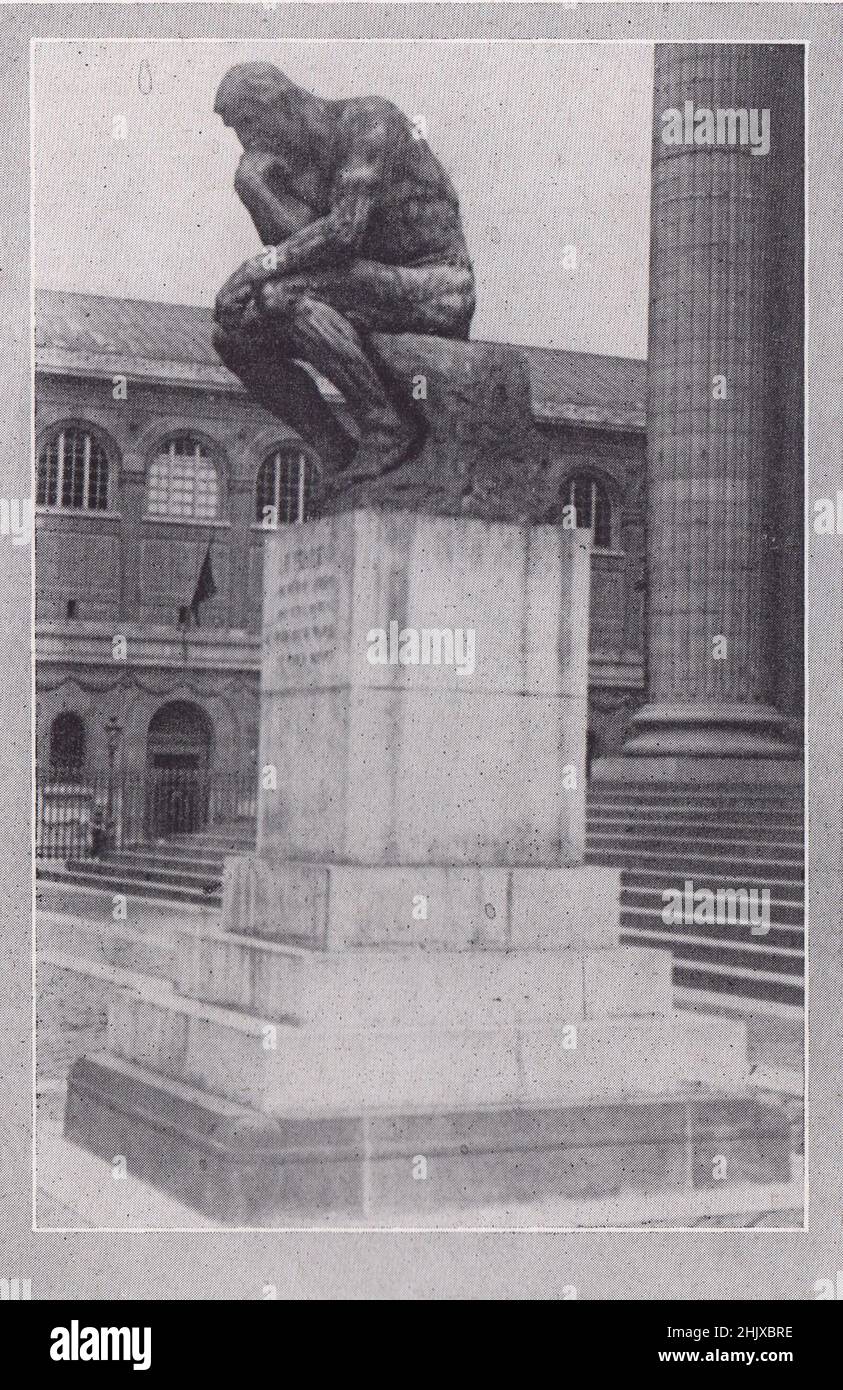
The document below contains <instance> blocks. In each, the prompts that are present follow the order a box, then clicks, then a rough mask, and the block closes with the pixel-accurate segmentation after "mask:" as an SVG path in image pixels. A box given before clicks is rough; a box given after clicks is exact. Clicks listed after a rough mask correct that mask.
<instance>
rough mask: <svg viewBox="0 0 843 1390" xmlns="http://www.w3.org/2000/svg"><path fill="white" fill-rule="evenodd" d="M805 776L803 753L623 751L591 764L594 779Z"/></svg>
mask: <svg viewBox="0 0 843 1390" xmlns="http://www.w3.org/2000/svg"><path fill="white" fill-rule="evenodd" d="M804 777H805V768H804V764H803V762H802V759H801V758H800V757H792V758H760V757H759V758H755V757H753V758H750V757H743V758H737V757H729V758H714V757H698V756H696V757H692V756H690V755H689V756H687V757H661V756H655V755H651V756H645V755H643V754H641V755H639V756H632V755H629V754H626V753H622V754H620V755H619V756H617V757H608V758H598V759H596V761H595V762H594V764H593V765H592V768H591V780H592V782H629V783H637V782H654V783H664V784H669V785H672V786H677V787H682V786H689V785H694V784H697V785H699V786H701V787H703V786H736V787H751V786H759V787H769V786H777V785H778V786H785V787H799V786H801V785H802V783H803V781H804Z"/></svg>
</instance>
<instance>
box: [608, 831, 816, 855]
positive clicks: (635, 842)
mask: <svg viewBox="0 0 843 1390" xmlns="http://www.w3.org/2000/svg"><path fill="white" fill-rule="evenodd" d="M587 844H588V849H589V853H593V854H596V853H598V852H599V851H600V850H609V851H610V852H611V851H614V850H630V851H632V850H639V849H640V850H645V851H649V852H656V851H661V850H663V851H664V852H665V853H669V854H673V855H679V854H686V853H688V852H693V851H695V850H699V851H700V853H703V854H705V855H707V856H709V857H712V858H714V857H716V856H718V855H728V856H730V857H732V858H735V859H741V860H752V859H758V858H763V857H765V856H766V855H768V854H769V853H770V852H771V851H772V849H773V848H775V849H776V851H777V852H780V853H781V855H782V857H783V858H784V860H785V861H789V862H792V863H793V864H799V863H800V862H801V859H802V852H803V845H802V841H801V840H789V839H787V840H786V839H782V838H780V837H779V836H773V835H769V836H764V838H763V839H753V840H742V839H739V838H738V837H737V836H728V835H725V836H716V837H715V836H711V837H710V838H707V837H700V836H699V835H686V834H684V833H681V832H680V828H679V827H678V826H677V827H674V830H673V832H672V833H668V834H666V835H659V834H656V833H655V832H653V831H651V830H650V828H649V826H648V827H647V829H646V831H644V830H641V829H635V830H606V831H592V832H591V833H590V834H589V836H588V841H587Z"/></svg>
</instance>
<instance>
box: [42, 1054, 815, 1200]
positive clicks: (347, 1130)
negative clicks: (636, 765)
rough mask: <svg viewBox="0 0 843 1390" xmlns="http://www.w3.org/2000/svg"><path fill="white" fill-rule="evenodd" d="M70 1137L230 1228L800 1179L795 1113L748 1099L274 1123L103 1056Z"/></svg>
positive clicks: (85, 1072)
mask: <svg viewBox="0 0 843 1390" xmlns="http://www.w3.org/2000/svg"><path fill="white" fill-rule="evenodd" d="M65 1134H66V1137H67V1138H68V1139H70V1140H72V1141H73V1142H75V1143H77V1144H80V1145H82V1147H84V1148H86V1149H88V1150H89V1151H90V1152H93V1153H95V1154H97V1155H98V1156H99V1157H101V1158H103V1159H105V1160H106V1161H108V1162H110V1161H111V1160H112V1159H113V1158H114V1157H115V1156H116V1155H122V1156H123V1157H124V1158H125V1159H126V1163H127V1167H128V1170H129V1172H130V1173H132V1174H133V1175H134V1176H136V1177H138V1178H141V1179H142V1180H143V1181H146V1182H148V1183H150V1184H152V1185H153V1186H155V1187H157V1188H158V1189H160V1190H162V1191H164V1192H167V1193H169V1194H171V1195H172V1196H175V1197H177V1198H178V1199H179V1200H181V1201H183V1202H186V1203H188V1204H189V1205H190V1206H192V1207H194V1208H195V1209H197V1210H199V1211H201V1212H203V1213H205V1214H206V1215H207V1216H209V1217H211V1218H212V1219H214V1220H216V1221H219V1222H220V1223H222V1224H232V1225H258V1226H273V1225H283V1224H285V1223H289V1222H290V1220H291V1219H302V1218H305V1219H307V1218H311V1219H313V1220H320V1219H321V1220H324V1219H325V1218H326V1217H330V1216H331V1215H332V1214H333V1213H336V1214H340V1215H341V1214H346V1213H347V1214H349V1215H353V1214H354V1213H361V1214H368V1213H370V1212H378V1211H382V1212H384V1213H385V1214H388V1213H390V1212H401V1211H428V1212H430V1211H436V1210H438V1209H444V1208H448V1207H454V1206H458V1207H459V1206H462V1207H469V1208H470V1207H478V1206H482V1205H483V1204H485V1203H489V1202H495V1201H505V1202H509V1201H516V1202H517V1201H531V1200H534V1199H536V1198H538V1197H542V1196H548V1195H550V1196H554V1197H570V1198H584V1197H585V1198H590V1197H603V1196H607V1195H611V1194H616V1193H620V1192H624V1191H627V1190H630V1191H633V1190H634V1191H637V1192H663V1191H673V1192H675V1191H677V1190H680V1191H686V1192H688V1193H689V1194H693V1193H694V1192H695V1191H699V1190H700V1189H713V1188H717V1187H721V1188H722V1187H724V1186H726V1185H728V1184H729V1183H734V1182H739V1181H754V1182H769V1183H775V1182H785V1181H788V1180H789V1178H790V1147H789V1123H788V1119H787V1116H786V1114H785V1112H784V1111H783V1110H782V1109H780V1108H779V1107H778V1106H774V1105H770V1104H760V1103H759V1102H758V1101H757V1100H755V1099H754V1098H751V1097H748V1096H734V1095H729V1096H718V1095H709V1096H700V1095H691V1094H686V1095H680V1096H677V1095H673V1096H667V1097H656V1096H653V1097H648V1098H645V1099H632V1098H623V1099H617V1100H615V1101H612V1102H607V1103H599V1104H596V1103H585V1104H584V1103H575V1104H559V1103H555V1104H549V1105H542V1104H535V1103H534V1104H532V1105H527V1106H518V1107H513V1106H502V1107H477V1108H471V1109H459V1108H458V1109H448V1108H412V1109H411V1108H403V1109H400V1110H397V1111H394V1112H389V1111H384V1110H378V1111H371V1112H363V1113H353V1112H352V1113H346V1114H331V1115H317V1114H311V1115H306V1114H299V1115H296V1114H290V1115H288V1116H285V1117H284V1118H283V1119H277V1120H274V1119H271V1118H270V1117H268V1116H265V1115H258V1114H256V1113H255V1112H254V1111H252V1110H249V1109H245V1108H244V1107H241V1106H238V1105H235V1104H231V1103H230V1102H227V1101H224V1100H221V1099H219V1098H217V1097H215V1096H212V1095H209V1094H208V1093H206V1092H204V1091H200V1090H197V1089H196V1088H194V1087H192V1086H186V1085H183V1084H180V1083H178V1082H175V1081H171V1080H168V1079H167V1078H165V1077H162V1076H160V1075H156V1074H155V1073H154V1072H152V1071H150V1070H147V1069H145V1068H142V1067H137V1066H135V1065H133V1064H132V1063H129V1062H124V1061H121V1060H120V1059H118V1058H114V1057H111V1056H109V1055H107V1054H98V1055H95V1056H92V1057H83V1058H80V1060H79V1061H78V1062H76V1063H75V1065H74V1067H73V1068H72V1070H71V1073H70V1077H69V1079H68V1098H67V1109H66V1115H65Z"/></svg>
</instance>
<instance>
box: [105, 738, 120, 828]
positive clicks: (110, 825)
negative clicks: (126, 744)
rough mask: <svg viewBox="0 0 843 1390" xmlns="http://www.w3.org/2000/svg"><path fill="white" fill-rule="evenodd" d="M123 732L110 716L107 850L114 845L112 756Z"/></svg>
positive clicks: (107, 744) (106, 796) (107, 749)
mask: <svg viewBox="0 0 843 1390" xmlns="http://www.w3.org/2000/svg"><path fill="white" fill-rule="evenodd" d="M122 732H123V730H122V728H121V727H120V724H119V723H118V722H117V719H116V718H115V716H114V715H113V714H112V716H111V718H110V719H109V721H108V723H107V724H106V726H105V751H106V753H107V754H108V785H107V787H106V793H105V834H106V841H107V844H108V847H109V849H111V848H112V847H113V845H114V755H115V753H116V752H117V748H118V745H119V743H120V735H121V734H122Z"/></svg>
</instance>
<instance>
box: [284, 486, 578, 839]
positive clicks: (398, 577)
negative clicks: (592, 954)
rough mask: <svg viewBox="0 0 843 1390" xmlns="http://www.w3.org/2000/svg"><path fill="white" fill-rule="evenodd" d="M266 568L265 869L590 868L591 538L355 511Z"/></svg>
mask: <svg viewBox="0 0 843 1390" xmlns="http://www.w3.org/2000/svg"><path fill="white" fill-rule="evenodd" d="M264 565H265V573H266V581H265V598H264V646H263V655H262V670H263V676H262V711H263V712H262V733H261V752H260V765H261V768H262V769H263V771H262V776H263V780H264V786H265V789H264V792H263V794H262V796H261V800H260V815H259V821H258V857H259V858H260V859H262V860H264V861H266V862H268V863H271V864H274V865H277V864H281V863H284V862H286V861H288V860H307V861H320V860H330V861H331V862H333V863H358V864H372V865H375V864H377V865H410V864H413V865H423V864H424V865H426V864H439V865H455V864H469V865H476V866H479V865H488V866H506V865H510V866H511V865H526V864H533V865H543V866H547V867H553V866H559V865H562V864H570V863H577V862H579V861H580V860H581V859H582V851H583V825H584V800H583V798H584V788H583V781H584V779H583V775H582V772H583V765H584V759H585V724H586V699H587V679H588V603H589V592H588V588H589V547H588V540H587V538H586V536H585V535H584V534H583V533H581V532H570V531H568V532H565V531H563V530H562V529H561V528H558V527H552V526H534V527H530V528H524V527H515V526H507V525H502V524H497V523H488V522H482V521H478V520H475V519H469V518H458V519H457V518H442V517H432V516H424V515H419V514H417V513H414V512H375V511H358V512H353V513H345V514H343V515H339V516H335V517H330V518H325V519H323V520H320V521H316V522H313V523H310V524H309V525H308V526H306V527H301V528H295V529H291V528H284V529H283V530H280V531H278V532H276V533H275V535H274V536H272V537H271V538H269V539H268V542H267V545H266V550H265V559H264ZM273 782H274V783H275V787H274V788H272V787H271V786H269V787H268V788H267V784H271V783H273Z"/></svg>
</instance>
